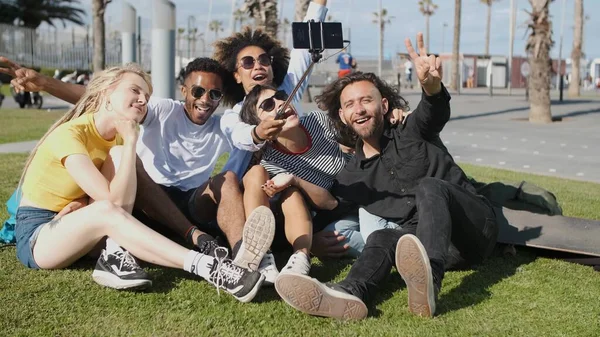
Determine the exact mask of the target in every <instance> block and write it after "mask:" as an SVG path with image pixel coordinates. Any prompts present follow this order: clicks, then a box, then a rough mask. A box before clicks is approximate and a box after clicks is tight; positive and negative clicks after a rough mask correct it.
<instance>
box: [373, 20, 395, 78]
mask: <svg viewBox="0 0 600 337" xmlns="http://www.w3.org/2000/svg"><path fill="white" fill-rule="evenodd" d="M373 17H374V18H373V23H376V24H379V31H380V34H379V64H380V65H381V60H382V59H383V40H384V38H383V35H384V33H385V25H387V24H391V23H392V19H393V18H394V16H388V11H387V9H385V8H382V9H381V21H380V20H379V19H380V14H379V13H377V12H373ZM379 75H380V76H381V74H379Z"/></svg>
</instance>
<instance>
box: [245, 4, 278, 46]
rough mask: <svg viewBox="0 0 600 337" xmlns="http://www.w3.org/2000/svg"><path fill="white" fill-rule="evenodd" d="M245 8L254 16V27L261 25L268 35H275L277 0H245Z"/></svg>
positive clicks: (276, 27)
mask: <svg viewBox="0 0 600 337" xmlns="http://www.w3.org/2000/svg"><path fill="white" fill-rule="evenodd" d="M245 9H246V11H247V12H248V13H250V16H251V17H253V18H254V23H255V25H256V27H261V28H263V29H264V30H265V31H266V32H267V33H268V34H269V35H271V36H273V37H275V38H276V37H277V29H278V27H279V20H278V19H277V14H278V12H277V0H245Z"/></svg>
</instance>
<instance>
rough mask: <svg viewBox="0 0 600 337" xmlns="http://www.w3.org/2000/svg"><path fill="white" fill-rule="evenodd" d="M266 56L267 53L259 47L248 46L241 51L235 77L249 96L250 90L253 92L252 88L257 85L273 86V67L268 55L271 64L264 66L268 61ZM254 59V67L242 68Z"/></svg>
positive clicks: (237, 59) (237, 60) (237, 58)
mask: <svg viewBox="0 0 600 337" xmlns="http://www.w3.org/2000/svg"><path fill="white" fill-rule="evenodd" d="M265 55H266V52H265V50H264V49H262V48H260V47H257V46H248V47H246V48H244V49H242V50H240V52H239V53H238V55H237V57H236V70H235V71H234V73H233V75H234V77H235V80H236V82H237V83H241V84H242V86H243V87H244V92H245V93H246V94H248V93H249V92H250V90H252V88H253V87H254V86H255V85H257V84H260V85H272V84H273V67H272V66H271V65H270V57H269V56H268V55H267V56H266V57H267V58H268V60H269V64H268V65H266V64H264V63H266V62H265V61H266V60H267V58H265ZM252 59H253V60H254V65H253V66H252V67H251V68H249V69H246V68H244V66H242V65H243V64H244V63H246V62H248V61H250V60H252ZM244 61H245V62H244ZM261 61H262V62H261ZM249 63H250V62H248V64H249ZM261 63H263V64H261Z"/></svg>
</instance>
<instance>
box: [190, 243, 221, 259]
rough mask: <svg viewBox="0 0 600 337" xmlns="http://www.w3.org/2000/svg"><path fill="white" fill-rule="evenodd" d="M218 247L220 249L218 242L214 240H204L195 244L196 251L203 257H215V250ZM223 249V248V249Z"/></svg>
mask: <svg viewBox="0 0 600 337" xmlns="http://www.w3.org/2000/svg"><path fill="white" fill-rule="evenodd" d="M219 247H222V246H221V245H220V244H219V241H217V240H216V239H215V240H206V241H202V242H199V243H196V248H198V251H199V252H200V253H202V254H204V255H208V256H215V250H216V249H217V248H219ZM223 248H224V247H223Z"/></svg>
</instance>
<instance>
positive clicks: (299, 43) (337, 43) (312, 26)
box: [292, 21, 344, 50]
mask: <svg viewBox="0 0 600 337" xmlns="http://www.w3.org/2000/svg"><path fill="white" fill-rule="evenodd" d="M292 40H293V46H294V48H295V49H311V42H312V49H315V50H324V49H342V48H344V37H343V32H342V23H341V22H314V21H313V22H292Z"/></svg>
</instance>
